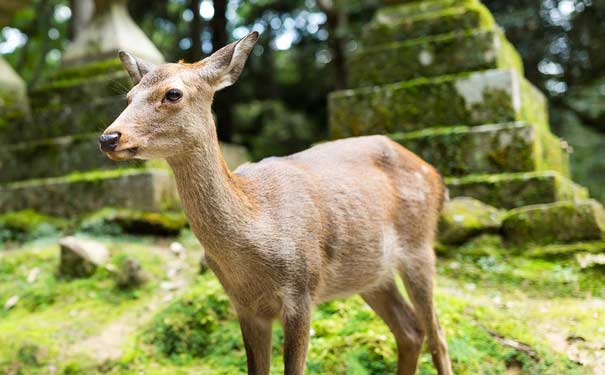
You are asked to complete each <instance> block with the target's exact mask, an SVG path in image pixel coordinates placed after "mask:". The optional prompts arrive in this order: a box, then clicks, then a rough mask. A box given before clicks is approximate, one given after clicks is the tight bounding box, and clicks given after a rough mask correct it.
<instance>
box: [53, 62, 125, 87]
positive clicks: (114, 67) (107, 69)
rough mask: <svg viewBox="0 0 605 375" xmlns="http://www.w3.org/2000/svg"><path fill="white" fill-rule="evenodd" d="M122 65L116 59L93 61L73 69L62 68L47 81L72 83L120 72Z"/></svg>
mask: <svg viewBox="0 0 605 375" xmlns="http://www.w3.org/2000/svg"><path fill="white" fill-rule="evenodd" d="M122 70H124V68H123V67H122V63H121V62H120V60H119V59H118V58H114V59H107V60H102V61H95V62H91V63H89V64H84V65H80V66H75V67H66V68H62V69H61V70H59V71H58V72H56V73H55V74H54V75H53V76H51V77H50V78H49V81H51V82H56V81H74V80H77V79H88V78H90V77H94V76H98V75H104V74H108V73H111V72H116V71H122Z"/></svg>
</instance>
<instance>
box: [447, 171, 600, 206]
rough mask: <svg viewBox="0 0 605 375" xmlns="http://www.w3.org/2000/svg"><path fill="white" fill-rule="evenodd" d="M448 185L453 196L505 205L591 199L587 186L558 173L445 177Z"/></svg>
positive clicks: (493, 204) (494, 204)
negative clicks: (584, 186)
mask: <svg viewBox="0 0 605 375" xmlns="http://www.w3.org/2000/svg"><path fill="white" fill-rule="evenodd" d="M446 185H447V187H448V189H449V192H450V196H452V197H460V196H467V197H473V198H475V199H478V200H480V201H482V202H485V203H487V204H489V205H492V206H494V207H502V208H515V207H521V206H528V205H534V204H541V203H552V202H557V201H564V200H576V199H587V198H588V192H587V191H586V189H584V188H582V187H580V186H578V185H576V184H574V183H573V182H572V181H570V180H569V179H568V178H566V177H564V176H562V175H561V174H559V173H556V172H529V173H505V174H494V175H469V176H465V177H461V178H446Z"/></svg>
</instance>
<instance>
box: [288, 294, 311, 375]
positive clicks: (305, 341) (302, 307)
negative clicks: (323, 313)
mask: <svg viewBox="0 0 605 375" xmlns="http://www.w3.org/2000/svg"><path fill="white" fill-rule="evenodd" d="M290 310H291V311H287V312H285V313H284V315H283V318H282V324H283V327H284V374H285V375H303V374H304V371H305V360H306V358H307V349H308V347H309V328H310V325H311V306H310V304H309V303H307V302H303V303H300V304H299V303H297V304H296V306H295V307H293V308H292V309H290Z"/></svg>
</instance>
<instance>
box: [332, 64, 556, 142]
mask: <svg viewBox="0 0 605 375" xmlns="http://www.w3.org/2000/svg"><path fill="white" fill-rule="evenodd" d="M328 105H329V113H330V118H329V122H330V131H331V136H332V138H344V137H351V136H359V135H367V134H385V133H395V132H405V131H414V130H420V129H424V128H427V127H441V126H455V125H461V124H464V125H468V126H476V125H484V124H494V123H504V122H511V121H520V120H523V121H526V122H528V123H530V124H532V125H535V126H536V127H538V128H539V129H541V131H545V132H546V131H548V112H547V103H546V99H545V98H544V95H542V93H541V92H539V91H538V90H537V89H536V88H534V87H533V86H532V85H531V84H530V83H529V82H528V81H527V80H525V79H524V78H522V77H520V76H519V74H518V73H517V72H515V71H514V70H486V71H482V72H475V73H462V74H456V75H449V76H440V77H435V78H428V79H427V78H419V79H415V80H412V81H406V82H400V83H392V84H387V85H382V86H372V87H363V88H358V89H354V90H343V91H337V92H334V93H331V94H330V96H329V98H328Z"/></svg>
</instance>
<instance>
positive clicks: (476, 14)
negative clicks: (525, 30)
mask: <svg viewBox="0 0 605 375" xmlns="http://www.w3.org/2000/svg"><path fill="white" fill-rule="evenodd" d="M460 5H461V6H455V7H442V8H439V9H437V8H434V9H432V11H431V10H429V11H428V12H421V13H415V14H413V13H412V14H408V15H400V14H401V13H397V11H396V9H397V8H391V9H389V8H387V9H384V10H383V11H382V12H380V13H379V14H378V15H377V17H376V18H375V19H374V21H373V22H372V23H370V24H369V25H368V27H367V28H366V29H365V31H364V33H363V36H362V42H363V43H364V44H365V45H368V46H371V45H378V44H381V43H388V42H394V41H401V40H407V39H415V38H420V37H423V36H428V35H436V34H444V33H448V32H452V31H463V30H469V29H477V28H489V27H492V26H493V25H494V19H493V17H492V15H491V14H490V13H489V11H488V10H487V8H485V7H484V6H483V5H481V4H480V3H479V2H478V1H465V2H464V3H463V4H460Z"/></svg>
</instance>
